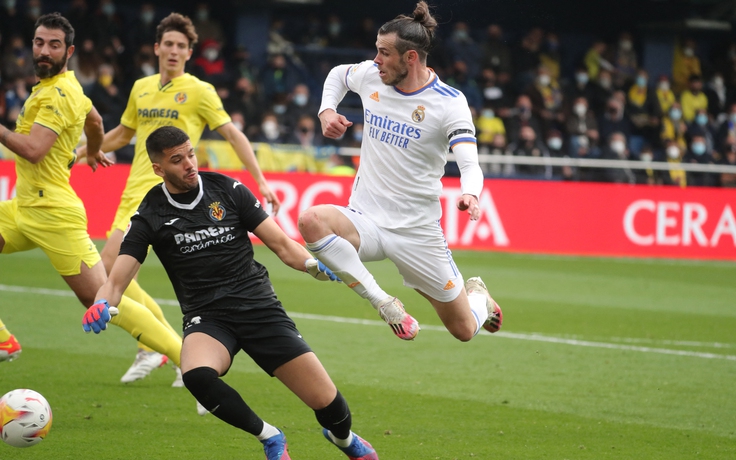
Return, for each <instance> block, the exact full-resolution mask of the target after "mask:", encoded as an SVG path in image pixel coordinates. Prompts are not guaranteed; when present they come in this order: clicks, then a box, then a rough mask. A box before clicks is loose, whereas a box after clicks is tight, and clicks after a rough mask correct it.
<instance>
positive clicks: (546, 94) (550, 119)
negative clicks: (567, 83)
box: [525, 65, 565, 132]
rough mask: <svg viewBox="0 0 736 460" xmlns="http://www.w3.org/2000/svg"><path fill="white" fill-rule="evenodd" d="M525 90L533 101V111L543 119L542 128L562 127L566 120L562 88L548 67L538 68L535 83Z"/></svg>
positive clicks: (545, 129)
mask: <svg viewBox="0 0 736 460" xmlns="http://www.w3.org/2000/svg"><path fill="white" fill-rule="evenodd" d="M525 92H526V94H527V95H529V99H530V100H531V101H532V112H533V113H534V115H536V116H537V118H539V119H540V120H541V121H542V130H543V131H545V132H546V131H548V130H550V129H561V128H562V124H563V123H564V120H565V116H564V114H563V111H562V109H563V105H562V104H563V97H562V90H561V89H560V85H559V84H558V83H557V81H556V80H555V79H553V78H552V75H551V74H550V71H549V69H548V68H547V67H545V66H543V65H540V66H539V67H538V68H537V76H536V78H535V80H534V84H532V85H530V86H529V88H527V90H526V91H525Z"/></svg>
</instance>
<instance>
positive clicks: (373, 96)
mask: <svg viewBox="0 0 736 460" xmlns="http://www.w3.org/2000/svg"><path fill="white" fill-rule="evenodd" d="M371 99H373V100H374V101H376V102H381V101H380V100H379V99H378V91H376V92H375V93H373V94H371Z"/></svg>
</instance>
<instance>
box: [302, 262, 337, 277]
mask: <svg viewBox="0 0 736 460" xmlns="http://www.w3.org/2000/svg"><path fill="white" fill-rule="evenodd" d="M304 266H305V267H306V269H307V273H309V274H310V275H312V276H314V277H315V278H317V279H318V280H320V281H328V280H329V281H337V282H341V281H340V278H338V277H337V275H335V274H334V273H332V270H330V269H329V268H327V267H326V266H325V264H323V263H322V262H320V261H319V260H317V259H307V260H306V261H305V262H304Z"/></svg>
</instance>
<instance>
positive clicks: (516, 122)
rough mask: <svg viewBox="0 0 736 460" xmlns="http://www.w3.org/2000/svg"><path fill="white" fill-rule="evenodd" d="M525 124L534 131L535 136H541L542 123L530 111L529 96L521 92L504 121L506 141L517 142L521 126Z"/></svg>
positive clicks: (530, 102)
mask: <svg viewBox="0 0 736 460" xmlns="http://www.w3.org/2000/svg"><path fill="white" fill-rule="evenodd" d="M527 126H528V127H530V128H531V129H532V130H533V131H534V133H535V137H536V138H540V137H541V133H542V125H541V123H540V122H539V120H538V119H537V117H536V116H535V115H534V114H533V113H532V101H531V99H529V96H527V95H525V94H522V95H521V96H519V97H518V98H517V99H516V106H515V107H514V109H513V110H512V111H511V116H510V117H509V118H508V120H507V121H506V133H507V136H506V138H507V139H508V141H509V142H510V143H511V142H517V141H518V140H519V137H520V134H521V130H522V128H524V127H527Z"/></svg>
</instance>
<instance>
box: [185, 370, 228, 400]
mask: <svg viewBox="0 0 736 460" xmlns="http://www.w3.org/2000/svg"><path fill="white" fill-rule="evenodd" d="M219 377H220V375H219V374H218V373H217V371H216V370H214V369H212V368H211V367H197V368H195V369H192V370H190V371H187V372H185V373H184V374H182V376H181V379H182V380H183V381H184V386H185V387H187V390H189V392H190V393H191V394H192V396H194V397H195V398H197V401H199V402H200V403H202V404H203V405H204V402H203V401H204V400H206V399H208V398H207V396H208V395H209V393H210V391H211V389H212V387H213V385H215V382H217V379H218V378H219Z"/></svg>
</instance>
